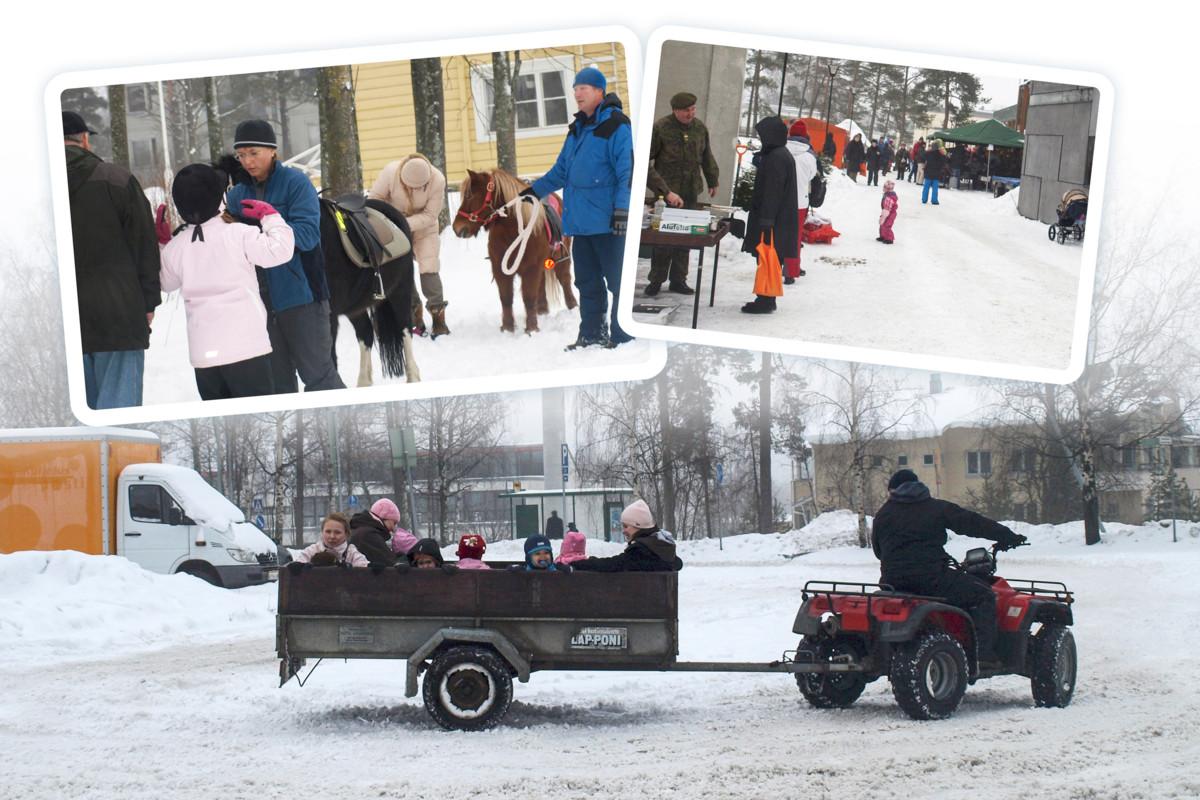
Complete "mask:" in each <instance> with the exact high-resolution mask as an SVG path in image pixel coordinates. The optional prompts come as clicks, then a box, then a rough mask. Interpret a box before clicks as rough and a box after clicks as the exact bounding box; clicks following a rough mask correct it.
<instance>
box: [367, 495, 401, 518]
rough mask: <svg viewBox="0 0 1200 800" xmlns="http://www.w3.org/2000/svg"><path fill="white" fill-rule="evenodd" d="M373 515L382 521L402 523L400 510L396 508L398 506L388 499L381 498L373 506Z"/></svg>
mask: <svg viewBox="0 0 1200 800" xmlns="http://www.w3.org/2000/svg"><path fill="white" fill-rule="evenodd" d="M371 513H372V514H374V515H375V516H377V517H379V519H381V520H389V519H390V520H391V521H392V522H399V521H400V509H398V508H396V504H395V503H393V502H392V501H391V500H388V499H387V498H386V497H381V498H379V499H378V500H376V501H375V504H374V505H372V506H371Z"/></svg>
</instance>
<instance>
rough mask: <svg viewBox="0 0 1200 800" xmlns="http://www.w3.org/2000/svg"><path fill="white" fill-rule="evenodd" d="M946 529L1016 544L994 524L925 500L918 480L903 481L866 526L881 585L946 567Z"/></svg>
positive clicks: (926, 490)
mask: <svg viewBox="0 0 1200 800" xmlns="http://www.w3.org/2000/svg"><path fill="white" fill-rule="evenodd" d="M947 529H949V530H952V531H954V532H955V533H957V534H958V535H959V536H973V537H976V538H979V539H990V540H992V541H993V542H999V543H1000V544H1002V545H1006V546H1013V545H1015V544H1017V542H1018V541H1019V540H1018V539H1017V535H1016V534H1015V533H1013V532H1012V531H1011V530H1009V529H1008V528H1006V527H1005V526H1003V525H1001V524H1000V523H999V522H995V521H993V520H990V519H988V518H987V517H985V516H983V515H982V514H977V513H975V512H974V511H968V510H967V509H965V508H960V507H959V506H956V505H955V504H954V503H951V502H948V501H946V500H938V499H937V498H934V497H930V496H929V488H928V487H926V486H925V484H923V483H921V482H920V481H910V482H908V483H902V484H900V485H899V486H897V487H896V488H895V489H893V490H892V491H891V492H890V496H889V497H888V500H887V502H886V503H884V504H883V506H882V507H881V508H880V509H879V511H878V512H877V513H876V514H875V521H874V523H873V524H872V525H871V547H872V548H873V549H874V551H875V557H876V558H878V559H879V561H880V572H881V574H882V579H883V582H884V583H894V582H897V581H899V582H901V583H903V582H904V581H903V580H901V579H902V578H911V577H913V576H928V575H930V574H934V573H937V572H940V571H942V570H943V569H945V568H946V565H947V561H948V559H949V558H950V557H949V556H948V555H947V554H946V551H945V550H943V549H942V546H943V545H945V544H946V539H947V536H946V531H947Z"/></svg>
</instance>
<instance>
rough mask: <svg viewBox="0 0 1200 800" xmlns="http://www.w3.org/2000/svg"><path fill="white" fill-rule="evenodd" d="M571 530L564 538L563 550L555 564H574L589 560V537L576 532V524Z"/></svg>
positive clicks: (572, 525)
mask: <svg viewBox="0 0 1200 800" xmlns="http://www.w3.org/2000/svg"><path fill="white" fill-rule="evenodd" d="M570 528H571V529H570V530H569V531H567V533H566V535H565V536H563V543H562V548H561V549H560V550H559V551H558V558H556V559H554V563H555V564H574V563H575V562H576V561H580V560H582V559H585V558H587V537H586V536H584V535H583V534H582V533H580V532H579V531H577V530H575V523H574V522H572V523H571V526H570Z"/></svg>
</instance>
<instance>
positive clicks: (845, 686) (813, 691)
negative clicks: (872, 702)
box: [796, 636, 867, 708]
mask: <svg viewBox="0 0 1200 800" xmlns="http://www.w3.org/2000/svg"><path fill="white" fill-rule="evenodd" d="M803 652H808V653H811V654H812V657H813V662H815V663H817V664H828V663H830V662H831V661H834V660H835V659H837V660H839V661H845V657H846V656H847V655H849V656H851V658H852V659H853V660H854V661H858V660H859V659H861V658H862V655H863V654H862V646H861V645H860V643H859V641H858V640H857V639H853V638H851V637H849V636H835V637H833V638H829V637H827V636H825V637H808V636H805V637H804V638H802V639H801V640H800V646H799V647H798V648H797V653H796V655H797V658H799V656H800V653H803ZM839 656H840V657H841V658H838V657H839ZM796 685H797V686H799V687H800V694H802V695H804V699H805V700H807V701H808V702H809V703H810V704H811V705H812V706H813V707H814V708H849V707H850V706H852V705H854V701H855V700H857V699H858V698H859V695H861V694H862V693H863V689H865V688H867V676H866V675H865V674H863V673H861V672H825V673H819V672H797V673H796Z"/></svg>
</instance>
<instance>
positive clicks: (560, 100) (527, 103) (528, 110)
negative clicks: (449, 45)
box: [471, 58, 575, 142]
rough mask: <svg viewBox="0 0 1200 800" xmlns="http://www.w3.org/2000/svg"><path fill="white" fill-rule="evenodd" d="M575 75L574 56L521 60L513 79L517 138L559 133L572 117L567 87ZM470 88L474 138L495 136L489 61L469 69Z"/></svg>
mask: <svg viewBox="0 0 1200 800" xmlns="http://www.w3.org/2000/svg"><path fill="white" fill-rule="evenodd" d="M574 74H575V70H574V59H571V58H567V59H565V60H564V59H556V58H539V59H533V60H532V61H522V62H521V72H520V74H519V75H517V79H516V80H515V81H514V82H513V86H512V93H513V101H514V105H515V106H516V118H517V119H516V129H517V137H518V138H522V137H524V136H541V135H545V134H547V133H561V132H562V127H563V126H564V125H566V124H567V123H568V122H570V120H571V108H572V106H571V102H570V101H571V100H572V98H571V97H569V96H568V93H567V87H568V86H570V85H571V79H572V76H573V75H574ZM471 89H472V94H473V95H474V97H475V137H476V139H477V140H478V141H481V142H483V141H491V140H492V139H494V138H495V130H496V125H495V120H494V115H495V90H494V88H493V82H492V67H491V64H477V65H475V66H474V67H473V68H472V69H471Z"/></svg>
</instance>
